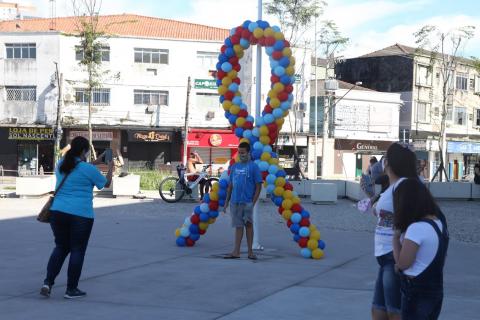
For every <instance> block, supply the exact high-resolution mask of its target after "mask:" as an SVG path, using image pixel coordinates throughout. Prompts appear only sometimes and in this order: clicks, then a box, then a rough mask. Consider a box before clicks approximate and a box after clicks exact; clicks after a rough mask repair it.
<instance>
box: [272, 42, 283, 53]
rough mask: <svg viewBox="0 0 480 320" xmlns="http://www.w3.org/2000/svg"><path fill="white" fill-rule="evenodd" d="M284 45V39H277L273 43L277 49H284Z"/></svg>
mask: <svg viewBox="0 0 480 320" xmlns="http://www.w3.org/2000/svg"><path fill="white" fill-rule="evenodd" d="M284 47H285V45H284V43H283V41H282V40H277V41H275V44H274V45H273V49H275V50H276V51H282V50H283V48H284Z"/></svg>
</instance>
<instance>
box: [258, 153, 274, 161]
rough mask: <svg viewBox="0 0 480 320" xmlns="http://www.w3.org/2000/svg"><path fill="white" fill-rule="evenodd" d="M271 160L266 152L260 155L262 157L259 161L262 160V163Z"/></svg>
mask: <svg viewBox="0 0 480 320" xmlns="http://www.w3.org/2000/svg"><path fill="white" fill-rule="evenodd" d="M271 158H272V156H271V155H270V153H268V152H264V153H262V155H261V156H260V159H262V161H268V160H270V159H271Z"/></svg>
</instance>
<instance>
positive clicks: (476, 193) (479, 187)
mask: <svg viewBox="0 0 480 320" xmlns="http://www.w3.org/2000/svg"><path fill="white" fill-rule="evenodd" d="M472 199H473V200H480V184H474V183H472Z"/></svg>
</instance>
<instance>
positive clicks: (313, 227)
mask: <svg viewBox="0 0 480 320" xmlns="http://www.w3.org/2000/svg"><path fill="white" fill-rule="evenodd" d="M308 229H310V232H313V231H315V230H317V226H316V225H314V224H313V223H312V224H310V227H308ZM318 239H320V238H318Z"/></svg>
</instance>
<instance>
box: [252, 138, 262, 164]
mask: <svg viewBox="0 0 480 320" xmlns="http://www.w3.org/2000/svg"><path fill="white" fill-rule="evenodd" d="M257 142H258V141H257ZM261 156H262V150H253V151H252V158H253V160H258V159H260V157H261Z"/></svg>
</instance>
